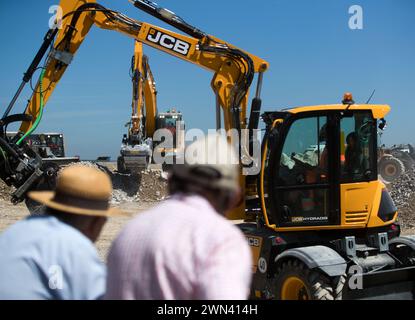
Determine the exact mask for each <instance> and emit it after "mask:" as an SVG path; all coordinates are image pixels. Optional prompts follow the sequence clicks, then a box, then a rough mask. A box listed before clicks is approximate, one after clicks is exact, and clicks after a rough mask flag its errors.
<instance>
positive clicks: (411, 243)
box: [389, 235, 415, 251]
mask: <svg viewBox="0 0 415 320" xmlns="http://www.w3.org/2000/svg"><path fill="white" fill-rule="evenodd" d="M394 244H404V245H406V246H408V247H410V248H411V249H412V250H414V251H415V236H414V235H412V236H402V237H397V238H394V239H392V240H390V241H389V246H390V245H394Z"/></svg>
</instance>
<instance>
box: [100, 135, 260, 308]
mask: <svg viewBox="0 0 415 320" xmlns="http://www.w3.org/2000/svg"><path fill="white" fill-rule="evenodd" d="M238 163H239V162H238V158H237V156H236V152H235V150H234V149H233V148H232V146H231V145H230V144H229V143H228V142H227V140H226V138H225V137H224V136H223V135H216V134H211V135H209V136H208V137H205V138H203V139H200V140H198V141H196V142H194V143H193V144H192V145H190V146H189V147H188V148H187V150H186V157H185V164H184V165H176V166H174V167H173V169H172V172H171V176H170V178H169V189H170V194H171V198H170V199H168V200H166V201H165V202H164V203H162V204H161V205H159V206H157V207H155V208H153V209H151V210H149V211H147V212H144V213H142V214H140V215H138V216H137V217H136V218H135V219H134V220H133V221H131V222H130V223H129V224H128V225H127V226H126V228H125V229H124V230H123V231H122V232H121V234H120V236H119V237H118V238H117V240H116V241H115V242H114V244H113V247H112V248H111V250H110V254H109V256H108V280H107V292H106V296H105V298H106V299H138V300H151V299H156V300H159V299H162V300H222V299H224V300H228V299H229V300H234V299H237V300H238V299H246V298H247V297H248V294H249V288H250V283H251V270H252V267H251V252H250V249H249V246H248V243H247V240H246V239H245V238H244V236H243V234H242V232H241V231H240V230H239V229H238V228H236V227H235V226H234V225H232V224H231V222H229V221H228V220H226V218H225V217H224V215H225V213H226V212H227V211H228V210H229V209H232V208H233V207H235V206H236V205H237V204H238V202H239V200H240V199H241V196H240V195H241V191H240V186H239V165H238Z"/></svg>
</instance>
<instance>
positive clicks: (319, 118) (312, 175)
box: [263, 106, 393, 229]
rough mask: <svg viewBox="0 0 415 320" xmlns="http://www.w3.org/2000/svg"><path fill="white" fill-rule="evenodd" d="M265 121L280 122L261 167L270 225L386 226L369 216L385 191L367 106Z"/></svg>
mask: <svg viewBox="0 0 415 320" xmlns="http://www.w3.org/2000/svg"><path fill="white" fill-rule="evenodd" d="M373 108H377V107H376V106H373ZM266 117H268V119H269V120H272V122H273V123H274V122H275V120H278V119H279V120H280V124H279V125H276V126H274V127H273V128H272V130H271V131H272V132H273V133H272V135H274V136H275V135H277V136H278V139H276V138H275V137H274V136H273V137H271V138H270V139H268V144H269V145H270V148H269V150H272V152H269V153H268V154H267V155H265V157H266V161H265V166H264V168H263V170H264V177H266V180H264V183H265V185H266V191H265V192H266V197H264V198H265V199H264V201H266V204H267V205H266V206H265V207H266V208H267V216H268V219H269V224H270V225H275V226H277V227H278V228H296V229H297V228H308V227H323V228H324V227H327V226H341V227H344V228H348V227H364V226H365V225H366V224H367V223H368V222H369V221H370V222H371V223H372V224H373V225H383V224H384V222H383V221H378V220H377V217H371V216H370V213H371V212H372V209H375V207H376V206H377V205H379V203H378V204H376V203H373V199H377V197H378V195H379V194H381V193H382V190H383V189H384V188H385V187H384V185H383V184H382V183H381V182H380V181H378V176H377V147H376V146H377V119H376V118H375V117H374V115H373V112H372V110H371V109H370V108H369V107H365V108H364V109H355V108H353V109H350V108H349V109H348V110H345V106H317V107H307V108H298V109H292V110H287V111H286V112H282V113H276V114H273V113H270V114H267V115H266ZM269 123H270V122H269ZM271 126H272V124H271ZM271 190H272V192H271ZM392 218H393V216H392ZM388 222H390V221H389V220H388Z"/></svg>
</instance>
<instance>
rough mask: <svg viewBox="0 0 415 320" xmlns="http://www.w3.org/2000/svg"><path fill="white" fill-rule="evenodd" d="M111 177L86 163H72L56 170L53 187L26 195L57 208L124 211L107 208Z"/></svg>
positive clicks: (75, 211)
mask: <svg viewBox="0 0 415 320" xmlns="http://www.w3.org/2000/svg"><path fill="white" fill-rule="evenodd" d="M111 194H112V184H111V180H110V178H109V177H108V175H107V174H105V173H104V172H102V171H100V170H98V169H93V168H90V167H86V166H82V165H75V166H72V167H68V168H66V169H64V170H62V172H61V173H60V175H59V177H58V180H57V185H56V191H33V192H30V193H29V194H28V196H29V198H31V199H33V200H35V201H37V202H39V203H41V204H44V205H45V206H46V207H50V208H52V209H56V210H59V211H63V212H67V213H73V214H79V215H87V216H100V217H111V216H118V215H124V213H123V212H122V211H121V210H118V209H116V208H111V207H110V205H109V200H110V198H111Z"/></svg>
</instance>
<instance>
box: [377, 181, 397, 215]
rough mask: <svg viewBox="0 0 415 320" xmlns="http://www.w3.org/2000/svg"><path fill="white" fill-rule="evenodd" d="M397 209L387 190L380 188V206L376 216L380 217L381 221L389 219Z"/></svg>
mask: <svg viewBox="0 0 415 320" xmlns="http://www.w3.org/2000/svg"><path fill="white" fill-rule="evenodd" d="M397 211H398V209H397V208H396V206H395V203H394V202H393V200H392V197H391V196H390V194H389V192H388V190H386V189H383V190H382V197H381V199H380V206H379V212H378V217H379V218H380V219H382V221H383V222H387V221H391V220H393V218H394V217H395V214H396V212H397Z"/></svg>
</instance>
